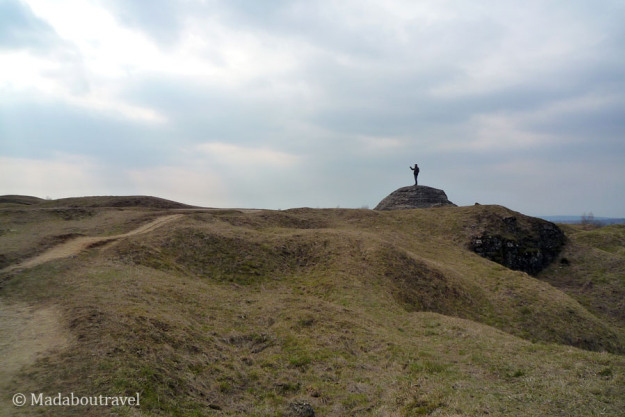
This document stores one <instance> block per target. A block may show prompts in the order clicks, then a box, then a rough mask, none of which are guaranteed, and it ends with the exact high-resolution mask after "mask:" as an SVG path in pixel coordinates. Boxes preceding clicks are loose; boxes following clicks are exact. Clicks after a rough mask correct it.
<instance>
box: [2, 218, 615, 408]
mask: <svg viewBox="0 0 625 417" xmlns="http://www.w3.org/2000/svg"><path fill="white" fill-rule="evenodd" d="M163 214H165V213H163ZM156 215H159V213H155V212H153V211H150V212H145V213H142V212H140V211H137V210H136V209H133V210H112V211H110V210H96V211H95V214H94V215H93V216H91V217H88V218H84V219H70V220H64V219H63V218H62V217H59V216H57V217H54V215H53V214H46V216H47V217H45V219H46V221H45V224H46V227H45V228H41V227H40V229H41V230H40V231H39V234H37V237H36V238H33V237H32V236H31V235H30V234H29V231H32V230H33V229H34V228H35V226H34V223H38V222H39V221H40V220H41V219H42V218H38V217H31V218H30V219H31V221H29V220H28V219H29V218H28V217H26V218H24V217H20V216H18V215H17V214H15V212H4V213H0V216H3V220H4V221H5V223H4V224H5V225H7V226H6V229H8V230H12V231H11V232H7V233H6V234H4V235H2V236H0V248H4V251H5V252H3V253H7V251H8V253H11V254H12V255H11V256H12V259H13V258H19V253H18V252H19V251H17V250H15V249H12V250H7V247H8V246H7V245H5V246H2V242H3V239H11V241H12V242H14V243H19V242H20V241H21V240H22V239H23V240H27V241H29V242H30V243H29V245H26V244H22V246H19V245H18V247H20V248H22V250H24V251H27V250H28V249H27V247H31V246H32V245H34V246H35V247H40V248H43V246H42V245H43V244H41V243H37V242H40V241H45V240H46V239H52V238H53V237H54V236H58V235H59V234H60V233H61V232H62V233H79V234H81V235H95V234H98V235H115V234H118V233H120V231H122V232H125V231H128V230H130V229H132V228H134V227H136V226H137V225H138V224H141V223H142V222H146V221H148V220H149V219H153V218H154V216H156ZM510 216H515V217H517V218H518V219H519V220H518V224H520V225H521V226H522V225H523V223H524V222H525V221H526V219H525V218H524V217H522V216H521V215H520V214H518V213H514V212H511V211H510V210H507V209H505V208H502V207H489V206H476V207H463V208H439V209H427V210H407V211H396V212H374V211H370V210H339V209H336V210H313V209H297V210H288V211H280V212H276V211H256V212H241V211H235V210H221V211H206V212H198V211H189V212H188V213H187V215H186V217H185V218H183V219H180V220H177V221H176V222H170V223H167V224H166V225H165V226H163V227H161V228H159V229H156V230H154V231H152V232H150V233H148V234H143V235H137V236H132V237H128V238H125V239H121V240H118V241H115V242H113V243H110V244H107V245H104V246H101V247H96V248H92V249H90V250H88V251H86V252H83V253H81V254H80V255H79V256H77V257H74V258H67V259H63V260H57V261H54V262H50V263H48V264H44V265H40V266H38V267H35V268H32V269H26V270H22V271H18V272H14V273H11V274H10V275H4V276H1V277H0V280H1V281H2V284H0V285H1V289H0V307H2V308H4V309H5V310H6V311H8V312H10V314H13V315H16V314H17V313H16V312H17V311H20V310H19V309H18V307H19V306H29V308H32V309H34V311H35V312H36V311H40V310H42V309H52V308H54V309H53V310H49V311H56V312H57V321H58V325H59V329H62V330H59V331H58V333H62V334H63V335H64V338H65V340H66V342H65V343H63V344H57V347H56V348H54V349H51V350H49V351H47V352H45V353H41V354H40V355H39V356H38V357H37V358H38V359H36V360H33V361H31V362H29V363H24V365H23V366H22V367H21V368H20V369H19V370H17V371H15V372H14V373H13V374H12V375H11V377H10V379H8V380H7V381H6V384H5V386H6V387H5V388H6V389H7V391H5V392H22V391H25V392H28V391H35V392H39V391H42V392H50V393H56V392H59V391H60V392H75V393H82V394H83V395H89V394H92V393H104V394H106V395H118V394H128V395H130V394H134V393H135V392H139V393H140V395H141V407H140V408H138V409H137V408H129V409H124V408H119V409H108V408H107V409H102V408H93V409H84V408H82V409H75V408H73V409H72V408H56V409H54V410H47V411H46V410H44V409H41V410H39V411H40V412H42V413H45V412H54V413H55V415H63V414H66V415H110V414H111V413H113V415H131V416H134V415H146V416H147V415H163V416H165V415H181V416H197V415H224V416H225V415H232V416H234V415H241V416H243V415H256V416H275V415H293V413H294V412H295V411H294V410H296V409H297V407H294V404H300V405H301V404H308V405H309V406H310V407H312V408H313V409H314V410H315V413H316V415H319V416H353V415H371V416H374V415H375V416H404V415H405V416H416V415H442V416H456V415H487V414H488V415H510V416H523V415H526V416H535V415H561V414H563V415H594V414H600V413H605V414H607V415H618V414H619V413H620V412H621V411H622V410H623V409H625V358H624V357H623V356H621V355H620V354H619V353H621V352H623V346H624V344H623V332H622V330H621V328H620V327H619V326H618V325H617V324H615V322H613V321H609V320H607V319H605V318H604V316H602V315H600V314H598V313H596V312H595V311H594V310H593V309H592V308H591V307H592V306H591V305H590V304H587V303H586V304H585V303H584V300H581V299H579V300H578V299H576V297H575V294H571V295H567V293H565V292H564V291H561V290H559V289H557V288H555V287H553V286H552V285H550V284H549V283H547V282H544V281H542V280H539V279H537V278H534V277H531V276H530V275H528V274H526V273H524V272H518V271H512V270H509V269H508V268H505V267H504V266H502V265H499V264H497V263H494V262H492V261H489V260H488V259H485V258H483V257H481V256H479V255H477V254H475V253H474V252H472V251H471V250H470V240H471V238H472V237H473V236H474V235H475V233H476V232H479V233H481V232H483V231H484V230H482V225H483V224H485V223H484V222H480V219H485V218H489V219H494V218H497V217H501V218H507V217H510ZM94 219H97V221H96V220H94ZM528 221H529V220H528ZM495 224H497V222H495ZM476 225H477V226H476ZM478 229H479V230H478ZM570 232H571V230H567V233H570ZM590 240H592V239H590ZM571 241H572V242H573V243H568V244H567V247H565V249H564V252H562V255H561V256H567V259H569V262H570V267H575V265H576V262H580V265H581V261H574V259H577V258H576V257H575V256H573V255H574V254H573V253H572V254H568V252H566V251H567V250H570V248H569V246H568V245H571V244H574V243H575V242H576V240H575V238H574V237H572V238H571ZM608 241H609V247H610V250H611V251H612V252H610V253H622V245H621V243H619V241H618V238H610V239H607V238H605V237H604V238H602V239H600V243H599V245H605V244H608V243H605V242H608ZM592 242H594V243H592V244H593V245H595V244H596V242H595V241H594V240H592ZM38 245H39V246H38ZM619 245H621V246H619ZM567 248H568V249H567ZM42 250H43V249H42ZM567 254H568V255H567ZM559 262H560V261H559V260H556V264H558V265H560V263H559ZM585 265H587V263H585ZM548 273H550V272H549V269H548V270H546V271H543V273H541V274H540V275H539V277H538V278H541V279H544V276H547V275H544V274H548ZM543 275H544V276H543ZM606 279H616V278H614V276H612V275H608V276H607V278H606ZM16 306H17V307H16ZM45 311H48V310H45ZM580 348H582V349H580ZM605 351H609V352H613V353H606V352H605ZM4 400H5V401H6V399H4ZM300 408H301V407H300ZM10 411H15V412H16V413H23V414H24V415H29V413H32V412H33V410H32V409H30V410H29V409H15V408H11V409H10ZM18 415H19V414H18Z"/></svg>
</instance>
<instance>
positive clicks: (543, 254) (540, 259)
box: [469, 214, 566, 275]
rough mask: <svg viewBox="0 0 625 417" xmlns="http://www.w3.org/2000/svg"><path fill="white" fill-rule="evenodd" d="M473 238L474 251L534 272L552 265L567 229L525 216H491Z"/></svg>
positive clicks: (512, 267) (471, 247)
mask: <svg viewBox="0 0 625 417" xmlns="http://www.w3.org/2000/svg"><path fill="white" fill-rule="evenodd" d="M488 223H489V224H488V227H485V228H484V229H483V232H482V233H480V234H478V235H474V236H473V237H471V240H470V242H469V248H470V249H471V250H472V251H474V252H475V253H477V254H479V255H481V256H483V257H484V258H488V259H490V260H491V261H493V262H497V263H499V264H501V265H503V266H505V267H508V268H510V269H513V270H516V271H524V272H527V273H528V274H531V275H535V274H537V273H539V272H540V271H541V270H543V269H544V268H545V267H546V266H547V265H549V264H550V263H551V262H552V261H553V260H554V259H555V258H556V257H557V256H558V254H559V253H560V250H561V249H562V247H563V246H564V244H565V242H566V237H565V235H564V232H562V230H560V228H559V227H558V226H556V225H555V224H553V223H551V222H548V221H546V220H542V219H537V218H533V217H527V216H523V215H520V214H519V215H517V216H507V217H501V218H498V219H490V220H489V222H488Z"/></svg>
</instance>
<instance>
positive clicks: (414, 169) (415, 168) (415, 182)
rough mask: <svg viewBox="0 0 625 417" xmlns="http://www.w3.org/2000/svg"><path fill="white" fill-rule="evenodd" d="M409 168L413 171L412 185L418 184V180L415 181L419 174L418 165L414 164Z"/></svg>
mask: <svg viewBox="0 0 625 417" xmlns="http://www.w3.org/2000/svg"><path fill="white" fill-rule="evenodd" d="M410 169H411V170H412V171H413V174H414V185H419V182H418V181H417V177H418V176H419V165H417V164H414V168H413V167H410Z"/></svg>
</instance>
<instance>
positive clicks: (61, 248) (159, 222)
mask: <svg viewBox="0 0 625 417" xmlns="http://www.w3.org/2000/svg"><path fill="white" fill-rule="evenodd" d="M183 216H184V214H171V215H169V216H163V217H159V218H157V219H155V220H154V221H152V222H150V223H147V224H144V225H143V226H141V227H138V228H136V229H134V230H132V231H130V232H128V233H124V234H121V235H114V236H100V237H89V236H85V237H78V238H76V239H72V240H69V241H67V242H64V243H61V244H60V245H57V246H55V247H53V248H51V249H48V250H47V251H45V252H44V253H42V254H41V255H37V256H35V257H33V258H30V259H27V260H25V261H24V262H20V263H17V264H15V265H10V266H8V267H6V268H4V269H2V270H0V273H2V272H11V271H14V270H17V269H26V268H32V267H34V266H37V265H41V264H43V263H46V262H49V261H53V260H55V259H61V258H67V257H70V256H75V255H78V254H79V253H80V252H82V251H83V250H85V249H87V248H89V247H90V246H92V245H94V244H97V243H102V242H112V241H115V240H118V239H122V238H124V237H129V236H134V235H140V234H143V233H148V232H151V231H152V230H154V229H157V228H158V227H160V226H163V225H164V224H167V223H169V222H172V221H174V220H176V219H179V218H181V217H183Z"/></svg>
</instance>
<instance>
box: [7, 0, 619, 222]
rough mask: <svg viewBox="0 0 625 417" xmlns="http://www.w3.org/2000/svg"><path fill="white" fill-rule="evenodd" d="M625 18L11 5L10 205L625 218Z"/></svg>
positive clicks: (293, 3) (543, 9) (416, 10)
mask: <svg viewBox="0 0 625 417" xmlns="http://www.w3.org/2000/svg"><path fill="white" fill-rule="evenodd" d="M623 22H625V2H624V1H623V0H613V1H609V0H592V1H591V0H567V1H559V0H552V1H543V0H526V1H523V2H519V1H509V0H488V1H487V0H472V1H470V2H469V1H465V0H458V1H446V0H431V1H417V0H406V1H402V0H376V1H372V0H328V1H325V0H319V1H316V0H303V1H297V0H271V1H270V0H267V1H257V0H151V1H149V2H148V1H139V0H22V1H18V0H0V194H26V195H35V196H39V197H50V198H61V197H69V196H84V195H137V194H140V195H154V196H159V197H163V198H168V199H173V200H177V201H181V202H184V203H189V204H197V205H202V206H211V207H257V208H271V209H286V208H291V207H302V206H308V207H337V206H340V207H346V208H348V207H354V208H360V207H364V206H368V207H370V208H373V207H375V205H376V204H377V203H378V202H379V201H380V200H381V199H382V198H384V197H385V196H386V195H387V194H389V193H390V192H392V191H393V190H395V189H397V188H399V187H402V186H406V185H411V184H412V183H413V180H412V172H411V171H410V169H409V166H410V165H413V164H414V163H415V162H416V163H418V164H419V166H420V167H421V174H420V176H419V179H420V184H422V185H429V186H432V187H436V188H441V189H443V190H445V191H446V193H447V196H448V197H449V199H450V200H451V201H453V202H454V203H456V204H458V205H471V204H474V203H475V202H479V203H482V204H501V205H505V206H507V207H509V208H511V209H514V210H517V211H521V212H523V213H526V214H530V215H554V214H569V215H581V214H582V213H584V212H589V211H592V212H593V213H594V214H595V216H614V217H625V192H624V191H625V158H624V157H625V24H623Z"/></svg>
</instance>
